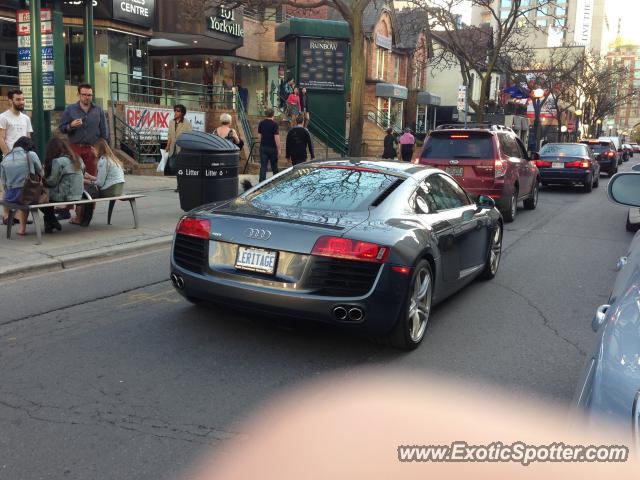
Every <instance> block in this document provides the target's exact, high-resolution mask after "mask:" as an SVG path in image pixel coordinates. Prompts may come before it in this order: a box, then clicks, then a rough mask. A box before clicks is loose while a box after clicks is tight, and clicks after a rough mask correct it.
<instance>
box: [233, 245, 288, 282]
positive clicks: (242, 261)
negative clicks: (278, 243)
mask: <svg viewBox="0 0 640 480" xmlns="http://www.w3.org/2000/svg"><path fill="white" fill-rule="evenodd" d="M277 260H278V252H274V251H271V250H264V249H262V248H253V247H238V254H237V256H236V265H235V266H236V268H237V269H238V270H248V271H250V272H260V273H268V274H270V275H273V274H274V273H275V271H276V261H277Z"/></svg>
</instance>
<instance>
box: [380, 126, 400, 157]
mask: <svg viewBox="0 0 640 480" xmlns="http://www.w3.org/2000/svg"><path fill="white" fill-rule="evenodd" d="M382 158H385V159H387V160H396V159H397V158H398V139H397V138H396V136H395V135H394V134H393V128H387V134H386V135H385V136H384V151H383V152H382Z"/></svg>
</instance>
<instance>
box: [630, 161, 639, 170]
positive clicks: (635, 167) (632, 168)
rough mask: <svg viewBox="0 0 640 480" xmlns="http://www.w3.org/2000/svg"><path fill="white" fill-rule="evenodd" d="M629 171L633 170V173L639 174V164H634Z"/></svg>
mask: <svg viewBox="0 0 640 480" xmlns="http://www.w3.org/2000/svg"><path fill="white" fill-rule="evenodd" d="M631 170H633V171H634V172H640V163H636V164H635V165H634V166H633V167H631Z"/></svg>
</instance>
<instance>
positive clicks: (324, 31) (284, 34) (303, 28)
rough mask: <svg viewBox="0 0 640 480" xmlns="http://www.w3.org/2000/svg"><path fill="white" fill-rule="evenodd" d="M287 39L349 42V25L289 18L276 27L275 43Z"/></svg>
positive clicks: (312, 19) (338, 22)
mask: <svg viewBox="0 0 640 480" xmlns="http://www.w3.org/2000/svg"><path fill="white" fill-rule="evenodd" d="M289 37H317V38H331V39H343V40H349V39H350V38H351V32H350V31H349V24H348V23H347V22H343V21H336V20H318V19H315V18H296V17H293V18H290V19H289V20H287V21H286V22H284V23H281V24H280V25H277V26H276V41H278V42H284V41H285V40H287V39H288V38H289Z"/></svg>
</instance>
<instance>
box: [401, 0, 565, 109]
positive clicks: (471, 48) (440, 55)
mask: <svg viewBox="0 0 640 480" xmlns="http://www.w3.org/2000/svg"><path fill="white" fill-rule="evenodd" d="M409 3H410V4H412V5H413V6H414V7H415V8H418V9H421V10H425V11H427V12H428V15H429V22H430V26H431V32H432V34H433V37H434V38H435V39H436V40H437V43H438V45H437V46H436V47H435V48H434V51H435V53H436V55H435V57H434V58H433V59H432V65H433V66H434V67H435V68H436V69H438V68H443V69H444V68H451V66H452V65H458V66H459V68H460V73H461V75H462V81H463V84H464V85H466V86H467V87H469V86H470V85H472V77H473V75H475V76H476V77H477V78H478V79H479V81H480V92H479V95H478V100H477V101H474V100H473V98H472V96H471V94H472V92H471V88H467V97H468V98H467V101H468V104H469V105H470V106H471V107H472V108H473V110H474V111H475V113H476V117H477V120H478V121H483V120H484V112H485V105H486V104H487V101H488V100H489V95H490V87H491V79H492V75H493V74H494V73H495V72H498V71H501V72H503V73H506V71H508V70H509V69H510V64H511V63H518V64H526V63H529V62H530V61H531V57H532V52H533V49H532V48H531V47H530V46H529V45H528V44H527V41H526V37H527V36H528V35H530V34H531V32H532V30H540V27H538V26H537V24H536V15H537V14H538V13H539V12H540V13H543V14H544V15H546V16H547V18H551V19H552V21H555V19H556V18H555V16H554V14H555V10H554V7H555V5H556V0H537V2H529V1H526V0H512V1H511V2H510V8H509V9H508V10H507V9H501V8H500V5H501V4H500V3H499V2H496V1H495V0H470V1H469V2H465V1H464V0H409ZM464 4H466V5H467V7H466V8H469V6H468V4H471V7H481V8H482V9H483V12H484V17H485V18H486V19H488V20H489V22H488V24H483V25H464V24H463V23H462V22H461V21H460V17H459V15H458V14H457V13H456V12H457V11H459V8H460V7H461V6H464Z"/></svg>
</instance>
